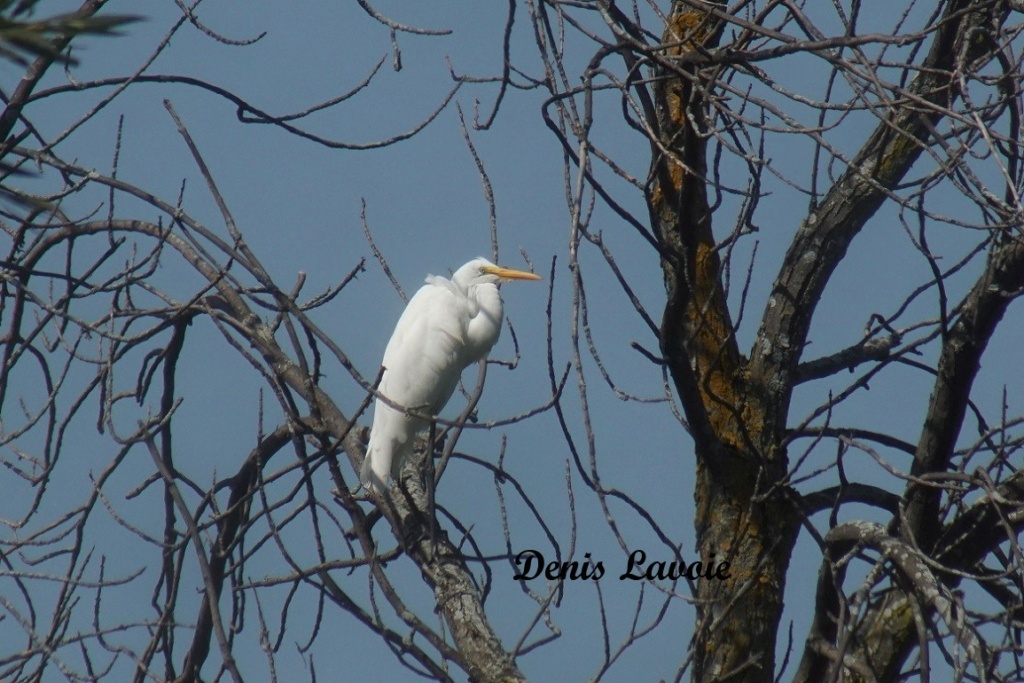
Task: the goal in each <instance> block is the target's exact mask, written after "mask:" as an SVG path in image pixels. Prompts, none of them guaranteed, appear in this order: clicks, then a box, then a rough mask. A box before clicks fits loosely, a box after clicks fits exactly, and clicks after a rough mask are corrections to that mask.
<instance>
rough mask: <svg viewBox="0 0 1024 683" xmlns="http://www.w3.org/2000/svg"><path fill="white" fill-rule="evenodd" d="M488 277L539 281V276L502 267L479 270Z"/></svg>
mask: <svg viewBox="0 0 1024 683" xmlns="http://www.w3.org/2000/svg"><path fill="white" fill-rule="evenodd" d="M480 270H482V271H483V272H485V273H487V274H488V275H496V276H498V277H500V278H501V279H502V280H540V279H541V277H540V275H535V274H534V273H527V272H526V271H525V270H512V269H511V268H504V267H502V266H484V267H483V268H481V269H480Z"/></svg>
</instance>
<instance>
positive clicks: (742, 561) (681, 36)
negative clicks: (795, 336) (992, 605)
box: [648, 2, 795, 682]
mask: <svg viewBox="0 0 1024 683" xmlns="http://www.w3.org/2000/svg"><path fill="white" fill-rule="evenodd" d="M720 29H721V22H720V21H719V20H718V19H717V18H716V17H715V16H714V15H713V14H712V13H708V12H705V11H702V10H699V9H695V8H694V7H693V6H691V5H689V4H687V3H684V2H677V3H676V4H675V5H674V6H673V10H672V14H671V15H670V18H669V22H668V26H667V29H666V33H665V36H664V43H665V44H666V45H669V46H672V47H670V48H669V49H668V50H667V51H666V52H665V54H663V55H662V56H661V57H662V63H661V66H660V69H659V71H660V73H659V76H660V78H659V80H658V84H657V86H656V89H655V106H656V110H657V117H658V121H657V123H658V126H659V130H658V134H659V143H660V145H657V146H655V147H654V149H653V152H654V163H653V164H652V169H651V173H652V176H653V182H652V183H651V191H650V193H649V195H648V203H649V208H650V212H651V217H652V222H653V225H654V228H655V232H656V235H657V237H658V239H659V242H660V244H661V246H662V268H663V270H664V276H665V289H666V292H667V302H666V306H665V313H664V319H663V321H662V340H661V344H662V352H663V354H664V356H665V358H666V360H667V361H668V363H669V365H670V368H671V370H672V376H673V379H674V382H675V385H676V387H677V390H678V391H679V394H680V396H681V399H682V402H683V406H684V409H685V411H686V415H687V419H688V421H689V423H690V428H691V433H692V435H693V438H694V441H695V448H696V454H697V477H696V484H695V496H696V506H697V512H696V531H697V546H698V551H699V554H700V558H701V560H702V561H703V562H705V563H708V562H712V563H714V564H715V565H716V566H717V565H718V563H721V562H728V563H729V569H728V572H725V574H727V576H724V577H721V578H724V580H705V581H701V582H700V583H699V584H698V595H697V598H698V601H697V611H698V623H697V631H696V636H695V643H694V664H695V666H694V675H693V677H694V680H695V681H705V680H719V679H726V678H728V679H729V680H733V681H751V682H765V681H771V680H772V679H773V677H774V668H775V667H774V664H775V641H776V633H777V630H778V624H779V617H780V615H781V613H782V597H783V587H784V582H785V573H786V568H787V565H788V558H789V555H790V552H791V550H792V546H793V542H794V538H795V534H794V530H795V521H794V520H795V516H794V515H793V514H792V510H793V508H792V506H791V505H790V503H789V500H790V499H789V496H788V495H787V494H786V491H785V490H784V489H783V488H780V487H778V486H777V484H778V483H779V482H780V481H781V480H782V477H783V476H784V474H785V471H786V458H785V453H784V451H783V450H782V449H780V448H779V447H778V446H777V444H778V443H779V439H780V437H781V433H782V432H781V429H780V425H771V424H767V423H766V421H765V417H764V416H765V414H766V410H765V406H764V404H763V401H762V398H761V397H762V395H763V392H759V391H757V390H756V388H755V387H754V386H753V385H752V383H751V382H750V381H749V379H748V375H747V372H746V361H745V359H744V358H743V357H742V355H741V354H740V352H739V350H738V348H737V344H736V339H735V336H734V334H733V325H732V321H731V319H730V315H729V310H728V307H727V300H726V295H725V291H724V289H723V286H722V279H721V261H720V259H719V256H718V252H717V249H716V244H715V239H714V234H713V231H712V224H711V211H710V207H709V206H708V199H707V188H706V182H707V181H706V169H707V163H706V148H707V135H706V134H707V131H708V128H709V124H708V122H707V117H708V115H709V114H708V106H707V93H708V90H707V87H708V86H709V85H710V83H709V81H710V78H709V77H708V75H707V73H705V72H704V71H702V70H701V69H700V66H699V62H700V60H699V59H694V57H695V56H696V55H698V54H699V53H700V51H701V50H704V49H707V48H710V47H713V46H714V45H715V44H716V43H717V40H718V35H719V32H720ZM680 57H685V59H679V58H680ZM684 63H685V66H684Z"/></svg>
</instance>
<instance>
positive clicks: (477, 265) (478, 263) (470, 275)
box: [452, 258, 541, 287]
mask: <svg viewBox="0 0 1024 683" xmlns="http://www.w3.org/2000/svg"><path fill="white" fill-rule="evenodd" d="M540 279H541V277H540V275H535V274H533V273H528V272H526V271H524V270H513V269H511V268H505V267H503V266H496V265H494V264H493V263H491V262H490V261H488V260H487V259H485V258H475V259H473V260H472V261H470V262H469V263H467V264H466V265H464V266H462V267H461V268H459V269H458V270H457V271H455V275H453V276H452V280H453V281H455V282H457V283H459V284H462V285H465V286H466V287H471V286H473V285H479V284H484V283H491V284H498V283H500V282H507V281H509V280H540Z"/></svg>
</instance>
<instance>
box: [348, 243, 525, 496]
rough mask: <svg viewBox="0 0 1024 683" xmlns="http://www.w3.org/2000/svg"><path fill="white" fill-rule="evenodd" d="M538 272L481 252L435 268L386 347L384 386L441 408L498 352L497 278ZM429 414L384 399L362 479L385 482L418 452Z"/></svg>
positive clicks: (431, 409)
mask: <svg viewBox="0 0 1024 683" xmlns="http://www.w3.org/2000/svg"><path fill="white" fill-rule="evenodd" d="M538 279H540V278H539V277H537V276H536V275H533V274H532V273H525V272H522V271H517V270H509V269H507V268H501V267H498V266H495V265H494V264H493V263H491V262H490V261H488V260H487V259H483V258H477V259H473V260H472V261H470V262H469V263H467V264H465V265H464V266H462V267H461V268H459V269H458V270H457V271H455V274H454V275H452V278H451V279H450V280H449V279H447V278H444V277H440V276H436V275H431V276H429V277H427V280H426V284H425V285H423V286H422V287H421V288H420V289H419V291H417V292H416V294H415V295H414V296H413V298H412V299H410V300H409V304H408V305H407V306H406V307H405V312H404V313H402V317H401V318H399V320H398V324H397V325H396V326H395V331H394V333H393V334H392V335H391V340H390V341H389V342H388V346H387V349H386V350H385V351H384V361H383V365H384V375H383V377H382V378H381V382H380V386H379V387H378V391H379V392H380V393H381V394H382V395H384V396H386V397H387V398H388V400H389V401H391V402H392V403H394V404H395V405H397V406H401V407H403V408H409V409H411V410H414V411H416V412H417V413H420V414H421V415H436V414H437V413H439V412H440V411H441V409H442V408H444V406H445V404H446V403H447V402H448V399H449V398H451V396H452V394H453V393H454V392H455V387H456V386H458V383H459V377H460V376H461V375H462V371H463V370H464V369H465V368H466V367H467V366H469V365H472V364H473V363H475V362H477V361H478V360H480V359H481V358H485V357H486V356H487V354H488V353H490V350H491V348H492V347H493V346H494V343H495V342H496V341H497V340H498V335H499V334H500V332H501V320H502V305H501V296H500V295H499V293H498V287H497V283H498V282H500V281H502V280H538ZM428 426H429V421H428V420H427V419H426V418H425V417H415V416H412V415H408V414H406V413H405V411H403V410H400V409H398V408H394V407H392V406H389V405H388V404H387V403H385V402H384V401H382V400H380V399H377V402H376V406H375V407H374V413H373V427H372V429H371V430H370V442H369V445H368V446H367V448H366V459H365V460H364V461H363V467H362V470H361V472H360V480H361V481H362V483H363V485H364V486H366V487H367V488H370V489H376V490H381V489H382V488H383V485H384V483H385V482H387V480H388V478H389V477H390V476H396V477H397V475H398V473H399V471H400V470H401V468H402V465H403V464H404V463H405V461H406V460H407V459H408V457H409V456H410V455H411V454H412V449H413V442H414V440H415V437H416V434H417V432H420V431H422V430H423V429H426V428H427V427H428Z"/></svg>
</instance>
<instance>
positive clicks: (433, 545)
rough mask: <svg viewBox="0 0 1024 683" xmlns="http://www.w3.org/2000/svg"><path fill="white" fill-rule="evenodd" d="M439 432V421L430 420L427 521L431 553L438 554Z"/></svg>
mask: <svg viewBox="0 0 1024 683" xmlns="http://www.w3.org/2000/svg"><path fill="white" fill-rule="evenodd" d="M436 433H437V421H436V420H431V421H430V438H428V439H427V449H428V452H427V476H425V477H424V478H423V479H424V482H423V483H424V484H425V485H426V487H427V523H428V524H429V525H430V554H431V556H432V557H434V556H436V555H437V517H435V516H434V438H435V435H436Z"/></svg>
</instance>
